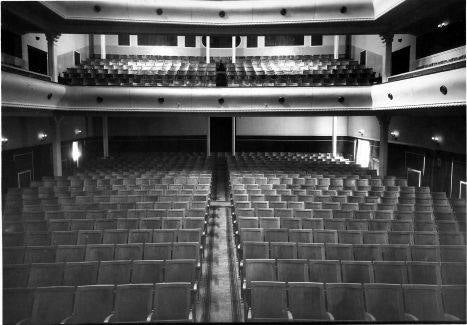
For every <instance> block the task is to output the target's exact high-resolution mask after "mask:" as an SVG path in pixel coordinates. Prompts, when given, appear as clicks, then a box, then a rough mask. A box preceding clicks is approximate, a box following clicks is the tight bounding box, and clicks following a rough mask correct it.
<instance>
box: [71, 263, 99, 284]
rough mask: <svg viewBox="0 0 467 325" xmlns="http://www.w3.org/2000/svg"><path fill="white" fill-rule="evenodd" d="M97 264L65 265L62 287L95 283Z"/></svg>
mask: <svg viewBox="0 0 467 325" xmlns="http://www.w3.org/2000/svg"><path fill="white" fill-rule="evenodd" d="M98 270H99V262H97V261H95V262H69V263H65V270H64V272H63V273H64V274H63V285H64V286H83V285H93V284H96V283H97V273H98Z"/></svg>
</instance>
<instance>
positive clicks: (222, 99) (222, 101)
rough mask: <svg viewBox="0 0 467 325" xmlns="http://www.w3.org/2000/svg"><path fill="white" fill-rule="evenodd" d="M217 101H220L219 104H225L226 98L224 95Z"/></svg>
mask: <svg viewBox="0 0 467 325" xmlns="http://www.w3.org/2000/svg"><path fill="white" fill-rule="evenodd" d="M217 101H218V102H219V105H223V104H224V98H222V97H221V98H219V99H218V100H217Z"/></svg>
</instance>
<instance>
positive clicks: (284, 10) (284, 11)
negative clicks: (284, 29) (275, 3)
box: [281, 8, 287, 16]
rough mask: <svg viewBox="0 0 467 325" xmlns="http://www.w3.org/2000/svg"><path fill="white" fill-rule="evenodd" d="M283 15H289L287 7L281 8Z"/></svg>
mask: <svg viewBox="0 0 467 325" xmlns="http://www.w3.org/2000/svg"><path fill="white" fill-rule="evenodd" d="M281 15H282V16H285V15H287V9H285V8H282V9H281Z"/></svg>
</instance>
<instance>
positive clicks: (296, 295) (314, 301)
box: [287, 282, 327, 320]
mask: <svg viewBox="0 0 467 325" xmlns="http://www.w3.org/2000/svg"><path fill="white" fill-rule="evenodd" d="M287 292H288V297H289V310H290V312H291V313H292V316H293V319H294V320H324V319H327V317H326V304H325V297H324V285H323V284H322V283H312V282H289V283H288V289H287Z"/></svg>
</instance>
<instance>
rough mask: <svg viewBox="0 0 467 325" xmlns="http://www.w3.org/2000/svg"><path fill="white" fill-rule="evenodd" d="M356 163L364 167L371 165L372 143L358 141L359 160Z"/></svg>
mask: <svg viewBox="0 0 467 325" xmlns="http://www.w3.org/2000/svg"><path fill="white" fill-rule="evenodd" d="M356 163H357V164H359V165H360V166H362V167H368V165H369V163H370V141H368V140H362V139H358V140H357V159H356Z"/></svg>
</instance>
